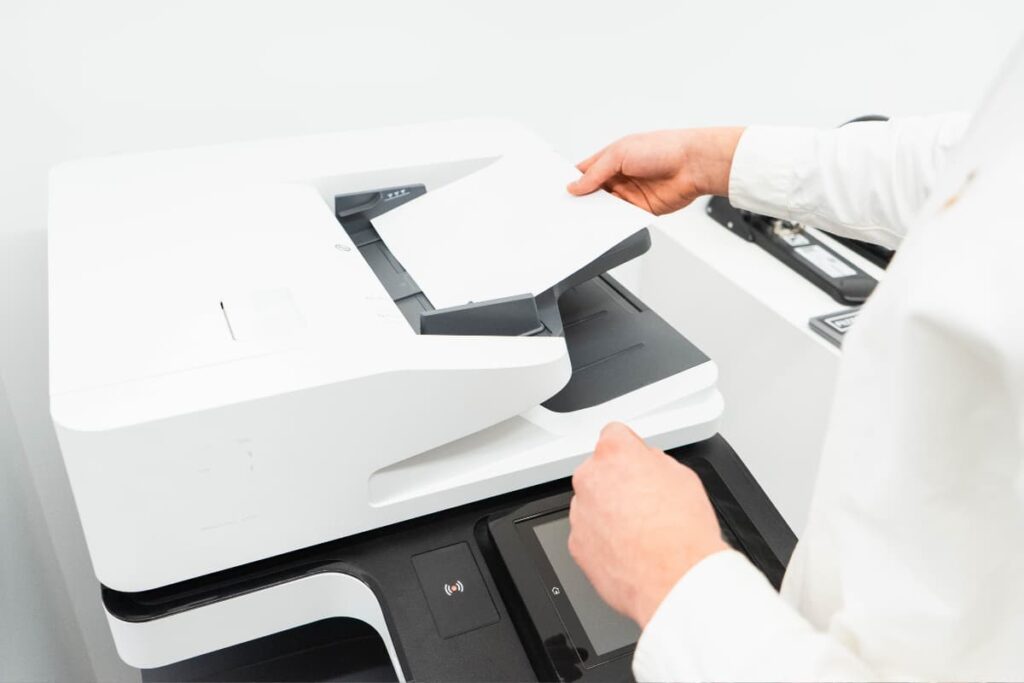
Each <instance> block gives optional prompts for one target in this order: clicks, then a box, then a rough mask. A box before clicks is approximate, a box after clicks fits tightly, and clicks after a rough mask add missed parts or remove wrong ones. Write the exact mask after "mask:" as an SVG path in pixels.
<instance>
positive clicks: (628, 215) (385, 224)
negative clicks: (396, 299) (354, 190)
mask: <svg viewBox="0 0 1024 683" xmlns="http://www.w3.org/2000/svg"><path fill="white" fill-rule="evenodd" d="M579 175H580V174H579V171H577V170H576V169H575V168H574V167H573V166H572V164H570V163H569V162H567V161H565V160H564V159H562V158H561V157H559V156H558V155H556V154H554V153H551V152H543V151H541V152H530V153H515V154H512V155H508V156H505V157H502V158H501V159H499V160H498V161H495V162H494V163H492V164H491V165H490V166H487V167H485V168H483V169H481V170H479V171H477V172H475V173H472V174H470V175H468V176H466V177H465V178H462V179H460V180H457V181H455V182H453V183H451V184H450V185H446V186H445V187H442V188H440V189H438V190H435V191H432V192H428V193H427V194H426V195H424V196H422V197H420V198H418V199H415V200H413V201H411V202H409V203H408V204H406V205H404V206H400V207H398V208H397V209H393V210H391V211H389V212H388V213H386V214H384V215H382V216H380V217H378V218H376V219H374V221H373V224H374V226H375V227H376V228H377V232H378V233H380V235H381V237H382V238H383V239H384V242H385V243H387V245H388V247H389V248H390V249H391V252H392V253H393V254H394V255H395V257H396V258H397V259H398V260H399V261H400V262H401V263H402V265H404V266H405V268H406V269H407V270H408V271H409V273H410V274H411V275H412V277H413V279H415V280H416V282H417V283H418V284H419V285H420V287H422V288H423V292H424V293H425V294H426V295H427V298H429V299H430V301H431V303H432V304H434V307H435V308H448V307H449V306H457V305H461V304H465V303H469V302H480V301H487V300H489V299H498V298H502V297H507V296H514V295H517V294H527V293H529V294H533V295H536V294H539V293H540V292H543V291H544V290H546V289H548V288H550V287H551V286H552V285H554V284H556V283H558V282H559V281H561V280H563V279H564V278H566V277H567V276H569V275H571V274H572V273H574V272H576V271H577V270H579V269H580V268H582V267H583V266H585V265H587V264H588V263H590V262H591V261H593V260H594V259H595V258H597V257H598V256H600V255H601V254H603V253H604V252H606V251H608V249H610V248H612V247H613V246H615V245H616V244H618V243H619V242H621V241H622V240H624V239H626V238H627V237H629V236H630V235H633V234H634V233H636V232H637V231H639V230H641V229H642V228H644V227H646V226H647V225H649V224H650V223H651V221H652V219H653V216H651V214H649V213H647V212H646V211H643V210H641V209H638V208H636V207H635V206H633V205H631V204H628V203H626V202H624V201H622V200H620V199H618V198H617V197H614V196H612V195H610V194H608V193H606V192H603V191H599V192H596V193H594V194H592V195H588V196H586V197H574V196H572V195H570V194H569V193H568V192H567V191H566V189H565V186H566V185H567V184H568V183H569V182H570V181H572V180H574V179H575V178H578V177H579Z"/></svg>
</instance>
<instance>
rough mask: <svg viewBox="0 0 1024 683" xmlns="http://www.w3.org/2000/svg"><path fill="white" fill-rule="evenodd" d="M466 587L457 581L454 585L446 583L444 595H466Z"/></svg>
mask: <svg viewBox="0 0 1024 683" xmlns="http://www.w3.org/2000/svg"><path fill="white" fill-rule="evenodd" d="M465 592H466V587H465V586H463V585H462V581H459V580H458V579H456V580H455V581H453V582H452V583H446V584H445V585H444V594H445V595H447V596H448V597H451V596H453V595H455V594H456V593H465Z"/></svg>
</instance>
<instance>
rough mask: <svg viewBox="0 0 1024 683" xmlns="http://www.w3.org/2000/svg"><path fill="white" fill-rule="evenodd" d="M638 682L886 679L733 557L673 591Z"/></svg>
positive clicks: (724, 555)
mask: <svg viewBox="0 0 1024 683" xmlns="http://www.w3.org/2000/svg"><path fill="white" fill-rule="evenodd" d="M633 674H634V675H635V676H636V679H637V680H638V681H833V680H836V681H868V680H876V679H877V678H878V676H877V674H876V673H875V672H873V671H872V670H871V669H870V668H869V667H868V666H867V665H866V664H865V663H864V662H862V661H861V660H860V659H858V658H857V657H856V656H855V655H854V654H853V653H852V652H850V651H849V650H848V649H847V648H846V647H845V646H844V645H843V644H841V643H840V642H839V641H838V640H836V639H835V638H833V637H830V636H828V635H826V634H824V633H821V632H820V631H818V630H817V629H815V628H814V627H813V626H812V625H811V624H810V623H809V622H807V621H806V620H805V619H804V618H803V617H801V616H800V615H799V614H798V613H797V612H796V611H795V610H794V609H793V608H792V607H790V606H789V605H788V604H787V603H786V602H784V601H783V600H782V598H780V597H779V595H778V593H776V592H775V590H774V589H773V588H772V586H771V584H769V583H768V580H767V579H766V578H765V577H764V576H763V575H762V574H761V573H760V572H759V571H758V570H757V569H756V568H755V567H754V566H753V565H752V564H751V563H750V562H749V561H748V560H747V558H746V557H744V556H743V555H741V554H740V553H738V552H736V551H733V550H728V551H723V552H720V553H715V554H714V555H711V556H709V557H706V558H705V559H704V560H702V561H701V562H699V563H698V564H697V565H696V566H694V567H693V568H692V569H691V570H690V571H689V572H687V573H686V575H685V576H683V578H681V579H680V580H679V582H678V583H677V584H676V585H675V587H673V589H672V590H671V591H670V592H669V594H668V596H666V598H665V599H664V600H663V601H662V603H661V605H660V606H659V607H658V610H657V611H656V612H655V613H654V616H653V617H652V618H651V621H650V622H649V623H648V624H647V627H646V628H645V629H644V632H643V634H642V635H641V636H640V641H639V642H638V643H637V648H636V652H635V654H634V656H633Z"/></svg>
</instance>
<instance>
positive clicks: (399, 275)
mask: <svg viewBox="0 0 1024 683" xmlns="http://www.w3.org/2000/svg"><path fill="white" fill-rule="evenodd" d="M530 149H537V150H546V147H545V145H544V143H543V142H542V141H541V140H539V139H538V138H537V137H535V136H534V135H532V134H531V133H529V132H528V131H527V130H525V129H523V128H522V127H520V126H518V125H515V124H512V123H509V122H504V121H479V120H473V121H460V122H455V123H443V124H429V125H420V126H410V127H401V128H390V129H381V130H371V131H361V132H349V133H342V134H335V135H324V136H313V137H304V138H296V139H286V140H274V141H268V142H256V143H244V144H232V145H224V146H217V147H207V148H198V149H187V150H179V151H169V152H159V153H152V154H139V155H131V156H116V157H107V158H101V159H95V160H87V161H76V162H69V163H66V164H63V165H61V166H58V167H57V168H55V169H54V170H53V171H52V174H51V178H50V205H49V291H50V302H49V303H50V308H49V311H50V332H49V334H50V403H51V412H52V417H53V422H54V425H55V427H56V431H57V435H58V439H59V442H60V446H61V450H62V453H63V457H64V462H65V465H66V468H67V472H68V475H69V478H70V481H71V486H72V490H73V493H74V497H75V502H76V504H77V508H78V511H79V514H80V517H81V520H82V524H83V527H84V531H85V536H86V540H87V543H88V547H89V552H90V555H91V559H92V563H93V567H94V569H95V572H96V576H97V578H98V579H99V582H100V583H101V584H102V590H103V597H104V605H105V608H106V610H107V613H108V620H109V624H110V628H111V631H112V633H113V638H114V641H115V644H116V646H117V650H118V652H119V653H120V655H121V657H122V658H123V659H124V660H125V661H126V662H128V663H129V664H131V665H133V666H136V667H139V668H142V669H144V670H145V671H146V674H145V676H146V677H147V678H148V679H149V680H162V678H161V677H164V678H165V679H178V680H181V679H189V678H190V679H193V680H228V679H231V677H232V676H234V677H236V678H241V679H258V678H260V677H262V676H269V677H270V678H273V679H302V678H306V679H327V678H337V677H339V676H342V675H343V674H344V672H346V671H347V672H349V673H350V674H352V675H355V676H356V677H373V676H376V675H377V674H374V673H372V671H375V669H372V668H365V667H370V666H371V664H373V662H371V660H373V661H374V662H376V664H373V665H374V666H376V665H382V666H383V668H381V669H380V671H383V672H384V673H382V674H381V675H382V676H384V677H386V678H387V677H394V678H398V679H416V678H463V679H482V678H489V679H518V680H521V679H523V678H524V677H534V676H536V677H539V678H552V679H554V678H561V679H563V680H572V679H575V678H580V677H586V678H590V679H609V678H613V679H614V678H622V677H628V675H629V674H628V671H629V668H628V662H629V653H630V652H631V651H632V646H633V644H634V643H635V639H636V633H635V627H633V626H632V625H631V624H629V623H626V622H624V621H622V619H621V617H618V615H616V614H614V613H613V612H612V611H611V610H610V609H609V608H607V606H604V605H603V603H600V599H599V598H598V597H597V595H596V593H594V591H593V588H591V587H590V586H589V584H587V583H586V580H585V578H583V575H582V574H581V573H580V571H579V569H578V567H575V565H574V564H573V563H572V561H571V559H569V558H568V555H567V554H566V553H565V543H564V539H565V537H566V535H567V533H568V524H567V522H566V521H565V509H566V507H567V506H568V500H569V497H570V495H571V491H570V488H569V483H568V481H567V479H566V478H567V477H568V476H569V475H571V473H572V471H573V469H574V468H575V466H576V465H577V464H578V463H580V462H581V461H582V459H584V458H585V457H586V456H587V455H588V453H589V452H590V450H591V449H592V447H593V444H594V441H595V439H596V436H597V434H598V432H599V430H600V428H601V427H602V426H603V425H604V424H605V423H607V422H608V421H611V420H623V421H627V422H628V423H629V424H630V426H631V427H632V428H633V429H634V430H635V431H636V432H638V433H639V434H640V435H641V436H643V437H644V438H645V439H647V440H648V442H649V443H651V444H652V445H655V446H658V447H661V448H665V449H670V450H671V449H674V450H671V452H672V453H673V454H676V455H677V457H679V458H680V459H683V460H686V461H687V462H689V463H690V464H691V465H692V466H693V467H694V468H695V469H697V470H698V472H699V473H701V474H702V477H703V478H704V479H705V485H706V486H707V487H708V489H709V491H711V492H712V493H713V499H714V500H715V501H716V509H718V510H719V512H720V517H721V518H722V519H723V529H724V530H725V531H726V533H727V535H728V536H729V537H730V540H731V542H733V543H734V545H737V547H740V548H741V549H743V550H744V551H745V552H747V553H748V555H750V556H751V557H752V559H754V560H755V562H756V563H757V564H758V566H760V567H762V569H763V570H764V571H765V572H766V573H767V574H768V575H769V578H773V580H777V579H778V576H780V575H781V569H782V566H783V565H784V562H785V558H786V557H787V556H788V550H789V548H790V547H791V545H792V541H793V539H792V534H791V533H790V532H789V530H788V528H787V527H786V526H785V523H784V522H782V521H781V518H779V517H778V514H777V513H775V512H774V508H772V507H771V504H770V502H768V500H767V498H765V497H764V495H763V493H761V492H760V489H758V488H757V486H756V483H754V482H753V480H752V478H751V477H750V475H749V473H748V472H747V471H746V470H745V468H743V466H742V463H740V462H739V460H738V459H737V458H736V456H735V454H734V453H732V451H731V449H729V447H728V445H727V444H726V443H725V442H724V441H722V440H721V438H720V437H717V436H715V434H716V431H717V421H718V419H719V416H720V414H721V412H722V409H723V401H722V398H721V396H720V395H719V393H718V391H717V389H716V376H717V370H716V367H715V365H714V363H713V362H712V361H711V360H710V359H709V358H707V357H706V356H705V355H704V354H703V353H702V352H701V351H700V350H699V349H698V348H697V347H695V346H694V345H693V344H692V343H690V342H689V341H688V340H687V339H686V338H684V337H683V336H682V335H681V334H679V332H677V331H676V330H675V329H674V328H672V327H671V326H669V325H668V324H667V323H666V322H664V321H663V320H662V319H661V318H660V317H659V316H658V315H657V314H656V313H655V312H654V311H652V310H650V309H649V308H647V307H646V306H645V305H644V304H643V302H642V301H640V300H639V299H638V298H637V297H635V296H634V295H633V294H632V293H630V292H629V291H628V290H627V289H626V288H625V287H624V286H623V285H622V284H621V283H620V282H618V281H617V280H616V279H615V278H614V277H612V276H611V275H609V272H608V271H609V270H611V269H613V268H615V267H616V266H619V265H621V264H624V263H625V262H627V261H629V260H631V259H633V258H634V257H636V256H639V255H640V254H642V253H643V252H645V251H646V250H647V249H648V248H649V246H650V235H649V233H648V231H647V230H646V229H642V230H639V231H638V232H636V234H633V235H632V236H630V237H629V238H628V239H626V240H624V241H622V242H621V243H620V244H617V245H616V246H614V247H613V248H611V249H609V250H608V251H607V252H605V253H604V254H602V255H601V256H600V257H599V258H597V259H596V260H595V261H594V262H593V263H591V264H589V265H588V266H586V267H584V268H582V269H580V270H578V271H577V272H573V273H567V274H566V277H565V278H564V279H563V280H562V281H561V282H559V283H557V284H555V285H554V286H553V287H551V288H550V289H547V290H545V291H542V292H532V293H530V296H528V297H522V296H519V297H510V298H507V299H499V300H494V301H484V302H477V303H473V304H469V305H465V306H457V307H452V308H437V307H435V306H434V305H432V303H431V301H430V299H429V298H428V296H427V295H426V294H425V293H424V291H423V290H422V288H421V287H419V286H418V284H417V282H416V280H415V277H414V274H411V273H410V272H408V271H407V270H406V269H405V268H404V267H403V265H402V263H400V262H399V260H398V259H397V258H396V257H395V255H394V254H393V253H392V252H391V250H390V249H389V248H388V244H387V243H386V242H385V241H384V240H383V239H382V238H381V236H380V234H378V232H377V230H376V229H375V227H374V220H375V219H376V218H377V217H379V216H381V215H382V214H384V213H385V212H388V211H390V210H392V209H394V208H395V207H398V206H401V205H403V204H405V203H408V202H415V201H416V200H417V198H419V197H420V196H422V195H424V194H426V193H429V192H431V191H434V190H436V189H438V188H440V187H442V186H444V185H447V184H449V183H453V182H457V181H458V180H459V179H460V178H462V177H464V176H467V175H469V174H472V173H474V172H476V171H478V170H480V169H482V168H484V167H485V166H487V165H488V164H489V163H492V162H494V161H495V160H496V159H500V158H501V157H502V156H503V155H506V154H509V153H511V152H512V151H518V152H522V151H523V150H530ZM449 248H451V249H455V250H458V249H459V248H460V245H458V244H452V245H449ZM464 256H465V258H467V259H471V258H473V257H474V255H473V254H472V253H466V254H465V255H464ZM523 267H524V268H528V267H529V264H523ZM680 295H681V296H687V295H692V294H690V293H685V292H681V293H680ZM715 492H717V493H715ZM751 510H753V511H754V512H751ZM373 653H376V655H374V654H373ZM374 657H376V659H374ZM378 660H379V661H378ZM261 662H262V664H260V663H261ZM268 662H269V663H268ZM310 662H313V663H314V664H310ZM264 665H265V666H264ZM364 665H365V667H364ZM260 666H264V668H262V669H261V668H260ZM267 667H269V668H267ZM310 667H312V668H310ZM318 667H319V668H318ZM361 667H362V668H361ZM261 672H262V673H261ZM303 672H304V673H303Z"/></svg>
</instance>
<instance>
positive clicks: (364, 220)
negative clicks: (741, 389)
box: [334, 185, 708, 413]
mask: <svg viewBox="0 0 1024 683" xmlns="http://www.w3.org/2000/svg"><path fill="white" fill-rule="evenodd" d="M425 193H426V188H425V187H424V186H423V185H410V186H405V187H393V188H385V189H381V190H376V191H372V192H363V193H358V194H347V195H339V196H337V197H335V202H334V208H335V215H336V216H337V218H338V221H339V222H340V223H341V225H342V227H343V228H344V229H345V231H346V232H347V233H348V235H349V237H350V238H351V239H352V242H353V244H354V245H355V246H356V248H357V249H358V250H359V253H360V254H362V256H363V258H364V259H365V260H366V263H367V264H368V265H369V266H370V268H371V269H372V270H373V272H374V274H375V275H376V276H377V278H378V279H379V280H380V281H381V283H382V284H383V285H384V288H385V290H386V291H387V292H388V295H389V296H390V297H391V299H392V300H393V301H394V302H395V305H396V306H397V307H398V309H399V310H400V311H401V312H402V314H403V315H404V316H405V318H406V320H408V321H409V324H410V325H411V326H412V328H413V329H414V330H416V331H417V332H418V333H420V334H442V335H444V334H447V335H459V334H462V335H503V336H518V335H543V336H548V335H555V336H562V337H564V338H565V343H566V346H567V348H568V351H569V359H570V361H571V363H572V377H571V378H570V380H569V382H568V384H566V386H565V387H563V388H562V390H561V391H559V392H558V393H557V394H555V395H554V396H552V397H551V398H550V399H548V400H547V401H545V402H544V404H543V405H544V407H545V408H547V409H548V410H552V411H554V412H559V413H563V412H572V411H576V410H582V409H584V408H589V407H592V406H595V405H598V404H600V403H604V402H605V401H608V400H611V399H613V398H616V397H618V396H622V395H623V394H626V393H629V392H630V391H634V390H635V389H639V388H640V387H644V386H647V385H648V384H652V383H654V382H657V381H658V380H661V379H664V378H666V377H670V376H672V375H674V374H676V373H679V372H683V371H685V370H688V369H690V368H692V367H694V366H697V365H700V364H701V363H703V362H705V361H707V360H708V358H707V356H705V355H704V354H703V353H702V352H701V351H700V349H698V348H697V347H696V346H694V345H693V344H691V343H690V342H689V341H688V340H687V339H686V338H685V337H683V336H682V335H681V334H679V333H678V332H677V331H676V330H675V329H674V328H673V327H672V326H671V325H669V324H668V323H666V322H665V321H664V320H662V318H661V317H660V316H658V314H657V313H655V312H654V311H652V310H651V309H649V308H648V307H647V306H645V305H644V304H643V302H641V301H640V300H639V299H637V298H636V297H635V296H633V295H632V294H631V293H630V292H629V291H628V290H627V289H626V288H625V287H623V286H622V285H621V284H620V283H618V282H616V281H615V279H614V278H612V277H611V276H610V275H608V274H607V271H608V270H610V269H612V268H614V267H616V266H619V265H622V264H623V263H626V262H627V261H630V260H631V259H633V258H635V257H637V256H639V255H641V254H643V253H644V252H646V251H647V250H648V249H649V248H650V245H651V238H650V233H649V232H648V231H647V230H646V229H644V230H641V231H639V232H637V233H636V234H634V235H633V236H631V237H629V238H627V239H626V240H624V241H623V242H621V243H619V244H618V245H616V246H615V247H613V248H612V249H609V250H608V251H607V252H605V253H604V254H602V255H601V256H600V257H599V258H598V259H596V260H595V261H593V262H592V263H590V264H589V265H587V266H586V267H585V268H582V269H580V270H579V271H577V272H575V273H573V274H572V275H570V276H569V277H567V278H566V279H564V280H562V281H561V282H559V283H558V284H557V285H555V286H554V287H552V288H551V289H549V290H547V291H545V292H542V293H541V294H539V295H537V296H536V297H533V296H530V295H528V294H527V295H521V296H512V297H508V298H505V299H499V300H495V301H485V302H480V303H473V304H468V305H466V306H458V307H454V308H447V309H441V310H436V309H435V308H434V306H433V305H432V304H431V303H430V299H429V298H427V296H426V294H424V292H423V290H422V289H421V288H420V287H419V285H418V284H416V281H415V280H414V279H413V277H412V276H411V275H410V274H409V272H408V271H406V270H405V268H404V267H403V266H402V264H401V263H399V261H398V259H397V258H395V256H394V255H393V254H392V253H391V250H390V249H388V246H387V244H385V242H384V240H383V239H382V238H381V237H380V235H379V234H378V233H377V231H376V230H375V229H374V227H373V223H372V220H373V219H374V218H376V217H377V216H380V215H381V214H383V213H385V212H387V211H389V210H391V209H393V208H395V207H397V206H401V205H402V204H404V203H406V202H408V201H411V200H413V199H415V198H416V197H419V196H421V195H423V194H425Z"/></svg>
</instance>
